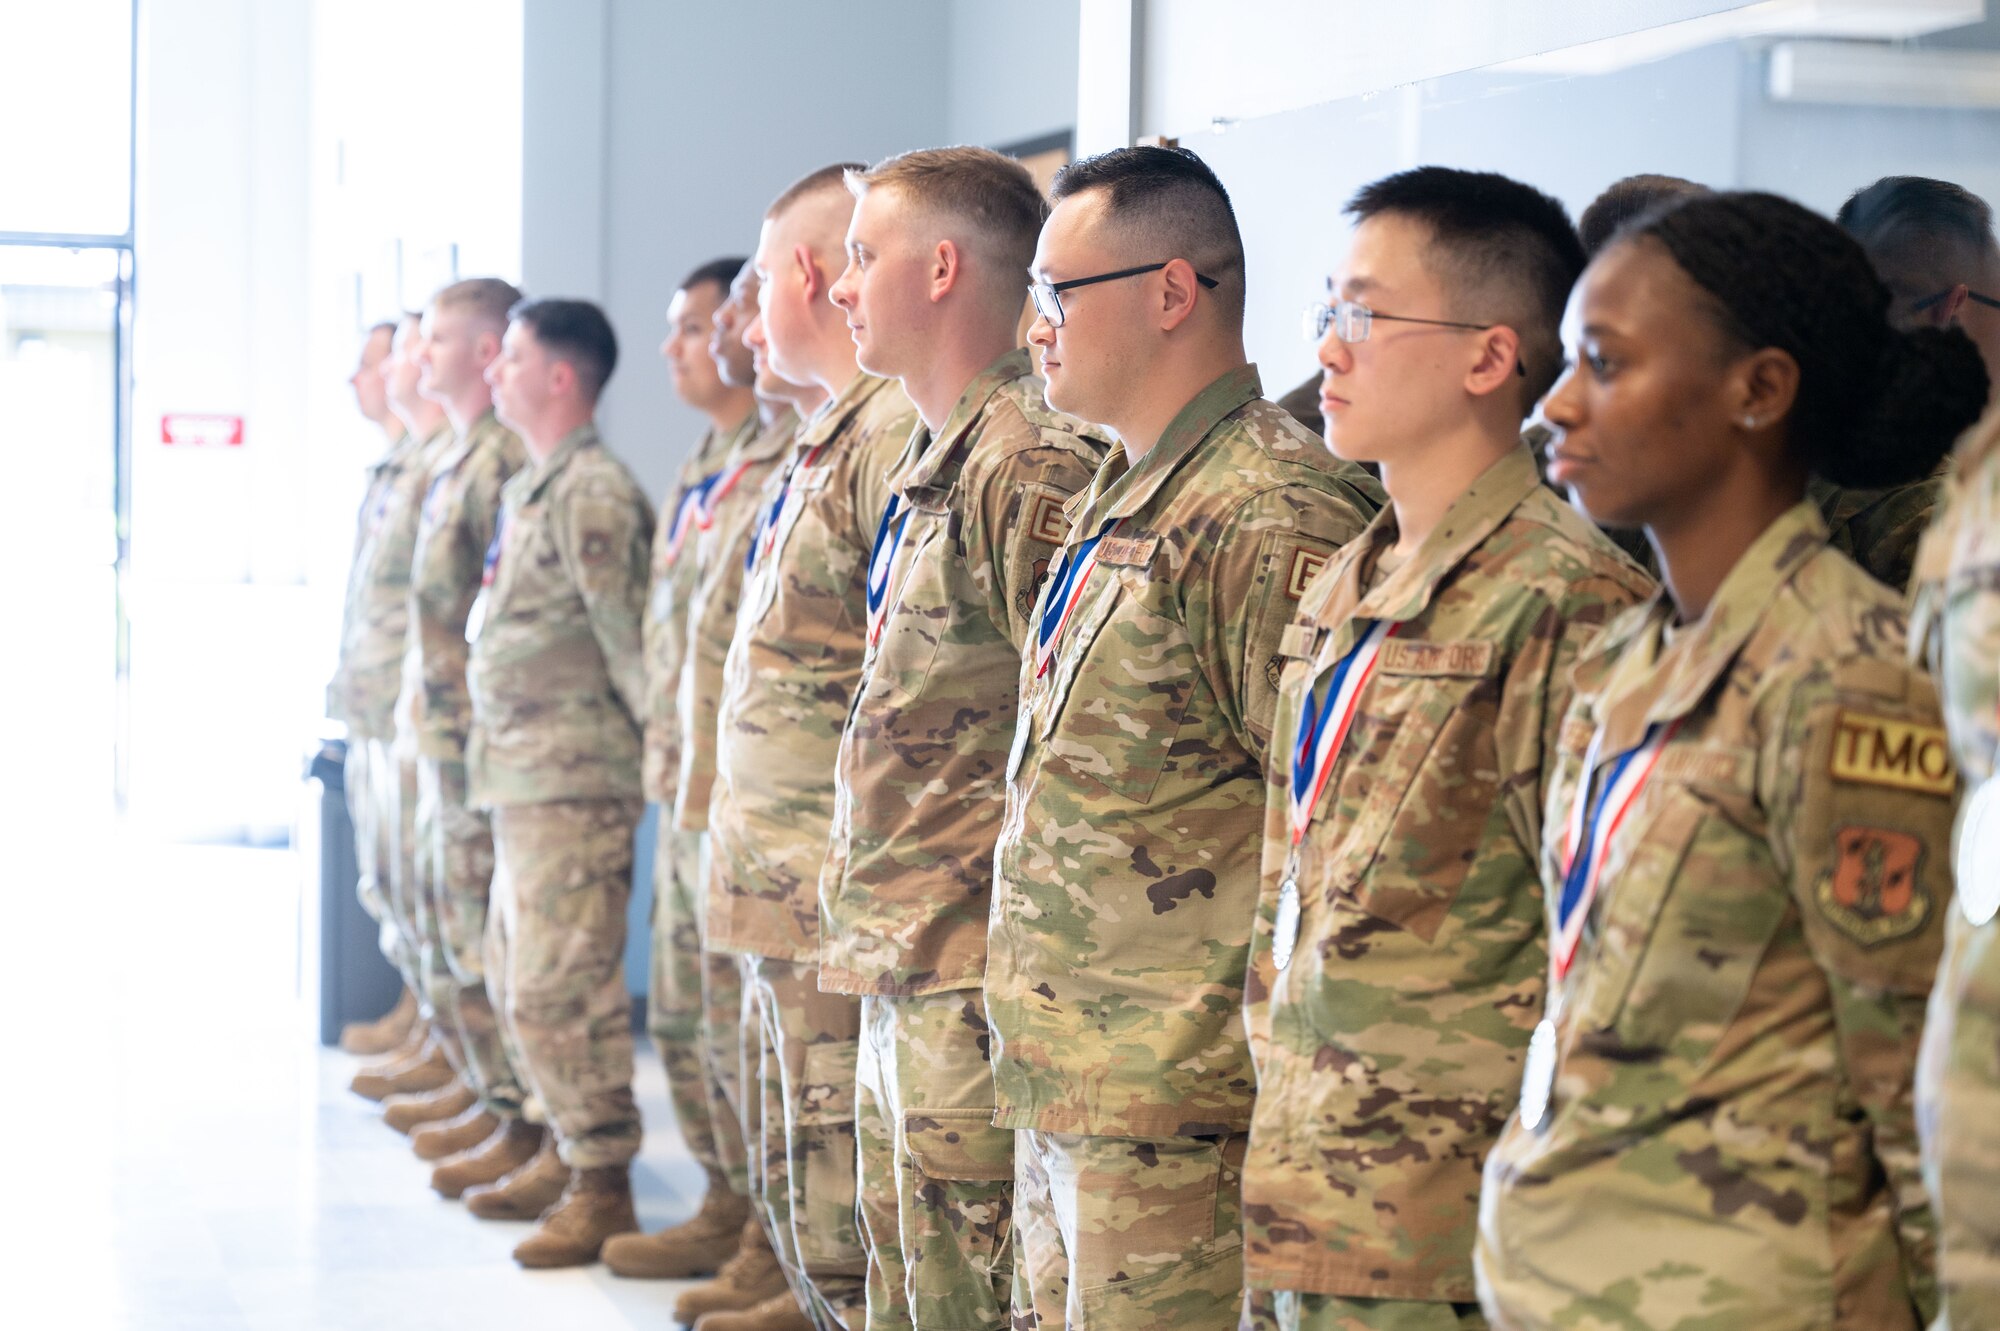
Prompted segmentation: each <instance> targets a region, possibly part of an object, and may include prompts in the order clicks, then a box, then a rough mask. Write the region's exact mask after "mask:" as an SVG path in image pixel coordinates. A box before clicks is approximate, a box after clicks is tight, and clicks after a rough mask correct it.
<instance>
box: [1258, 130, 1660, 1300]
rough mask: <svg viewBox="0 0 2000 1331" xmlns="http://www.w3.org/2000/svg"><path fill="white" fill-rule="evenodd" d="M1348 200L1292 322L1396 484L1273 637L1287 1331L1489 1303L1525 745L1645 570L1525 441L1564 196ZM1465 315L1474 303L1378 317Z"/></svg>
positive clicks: (1467, 186)
mask: <svg viewBox="0 0 2000 1331" xmlns="http://www.w3.org/2000/svg"><path fill="white" fill-rule="evenodd" d="M1347 213H1348V215H1349V216H1352V217H1354V218H1356V219H1357V222H1358V225H1357V226H1356V229H1355V233H1354V238H1353V242H1352V244H1351V245H1350V247H1349V249H1348V253H1347V255H1346V257H1345V258H1344V259H1343V261H1342V263H1341V265H1340V266H1339V268H1338V269H1337V270H1336V272H1335V273H1334V274H1333V275H1332V276H1331V277H1330V278H1329V280H1328V300H1327V303H1326V304H1324V305H1322V306H1319V307H1317V308H1315V309H1313V310H1311V311H1309V314H1310V316H1311V317H1310V319H1309V322H1308V332H1309V333H1311V332H1314V331H1315V330H1316V332H1317V339H1318V358H1319V362H1320V365H1321V367H1322V368H1323V369H1324V371H1325V378H1324V383H1323V386H1322V392H1321V400H1322V404H1323V405H1324V406H1325V407H1326V438H1327V446H1328V447H1329V448H1330V449H1331V450H1332V451H1333V453H1334V454H1335V456H1338V457H1344V458H1348V459H1351V460H1354V461H1357V462H1359V461H1364V460H1365V461H1373V462H1377V463H1379V464H1380V466H1381V468H1382V476H1383V478H1384V484H1385V486H1386V488H1387V489H1388V492H1389V499H1390V501H1391V504H1392V508H1390V509H1385V510H1384V511H1383V512H1382V514H1381V515H1380V516H1379V517H1377V518H1376V520H1375V523H1374V525H1373V526H1371V527H1370V528H1369V529H1368V531H1367V532H1366V533H1365V534H1364V535H1363V536H1362V538H1361V539H1360V540H1357V541H1354V542H1351V543H1349V544H1348V545H1346V546H1344V547H1343V548H1342V549H1341V550H1340V552H1339V553H1338V554H1336V555H1335V556H1334V557H1333V560H1332V562H1331V563H1330V564H1329V565H1328V566H1327V568H1326V569H1325V570H1324V571H1323V572H1322V573H1321V574H1320V575H1319V576H1318V577H1317V578H1316V579H1315V580H1314V582H1313V584H1312V587H1311V589H1310V590H1309V591H1308V592H1307V593H1306V597H1305V600H1304V601H1303V602H1302V604H1301V613H1300V615H1299V617H1298V619H1297V620H1295V621H1294V622H1293V624H1292V626H1291V628H1290V629H1289V630H1288V631H1287V636H1286V641H1285V642H1284V643H1283V644H1282V647H1281V651H1282V654H1283V655H1284V657H1285V658H1286V662H1285V673H1284V676H1283V678H1282V680H1281V683H1280V693H1279V701H1278V719H1277V723H1276V725H1275V728H1274V730H1273V734H1272V743H1271V748H1270V756H1269V758H1268V759H1267V761H1266V765H1265V770H1266V772H1267V773H1268V775H1269V777H1270V781H1269V784H1268V797H1267V803H1266V813H1265V832H1264V857H1263V891H1262V899H1261V901H1260V903H1259V909H1258V916H1259V918H1258V924H1257V932H1256V935H1255V937H1254V939H1253V944H1252V959H1251V970H1250V979H1249V983H1248V986H1247V1000H1248V1001H1247V1003H1246V1009H1245V1015H1246V1018H1247V1023H1248V1027H1249V1030H1250V1034H1251V1049H1252V1052H1253V1053H1254V1054H1255V1056H1256V1059H1257V1074H1258V1093H1257V1104H1256V1107H1255V1110H1254V1111H1253V1115H1252V1126H1251V1130H1250V1153H1249V1157H1248V1159H1247V1160H1246V1162H1245V1165H1244V1174H1243V1205H1244V1213H1245V1215H1246V1217H1247V1222H1246V1225H1245V1235H1244V1244H1245V1267H1246V1277H1247V1280H1248V1283H1249V1284H1250V1285H1251V1287H1252V1288H1256V1289H1267V1290H1271V1291H1274V1295H1273V1297H1272V1303H1273V1305H1274V1308H1273V1311H1274V1312H1275V1314H1276V1319H1277V1321H1278V1323H1279V1325H1280V1326H1281V1327H1285V1328H1294V1329H1295V1328H1310V1329H1311V1331H1329V1329H1331V1328H1350V1327H1367V1328H1396V1329H1398V1331H1417V1329H1418V1328H1440V1329H1441V1328H1451V1329H1452V1331H1459V1328H1467V1327H1480V1328H1483V1327H1484V1326H1485V1322H1484V1320H1483V1319H1482V1318H1481V1317H1480V1314H1479V1308H1478V1304H1477V1298H1478V1295H1477V1292H1476V1290H1475V1288H1474V1285H1473V1274H1472V1248H1473V1237H1474V1220H1475V1217H1476V1214H1477V1205H1478V1196H1479V1166H1480V1163H1481V1161H1482V1160H1483V1159H1484V1157H1485V1153H1486V1150H1487V1148H1488V1147H1489V1146H1490V1145H1491V1144H1492V1141H1493V1139H1494V1137H1495V1136H1496V1135H1497V1134H1498V1132H1499V1129H1500V1125H1501V1124H1502V1123H1503V1122H1504V1121H1505V1120H1506V1117H1507V1115H1508V1113H1509V1112H1511V1110H1512V1108H1513V1098H1514V1092H1515V1089H1516V1087H1517V1085H1518V1081H1517V1077H1516V1075H1515V1070H1516V1068H1517V1067H1518V1062H1519V1059H1520V1056H1521V1053H1522V1052H1523V1050H1524V1049H1525V1048H1526V1046H1527V1043H1528V1035H1529V1031H1530V1029H1531V1027H1532V1026H1533V1020H1532V1018H1533V1014H1535V1013H1537V1012H1539V1011H1540V1009H1541V996H1542V990H1543V982H1544V977H1545V976H1546V974H1547V969H1548V957H1547V951H1546V948H1545V946H1544V936H1543V927H1542V899H1541V898H1542V891H1541V879H1540V876H1539V873H1538V861H1539V851H1540V844H1541V838H1540V826H1541V808H1542V794H1543V792H1542V787H1541V772H1542V756H1543V754H1544V753H1545V752H1546V751H1547V749H1548V747H1549V745H1550V744H1551V743H1552V742H1553V740H1554V738H1555V732H1556V728H1557V726H1558V725H1559V724H1560V723H1561V720H1562V717H1563V712H1564V709H1565V708H1566V706H1567V704H1568V699H1569V670H1570V667H1571V666H1572V665H1573V664H1574V663H1575V661H1576V657H1577V653H1578V651H1579V649H1580V648H1581V647H1582V645H1583V644H1584V643H1585V642H1586V641H1587V640H1588V639H1589V638H1591V637H1592V636H1594V635H1595V634H1596V633H1597V632H1598V631H1599V630H1600V629H1601V628H1602V627H1603V626H1604V623H1605V621H1606V620H1607V619H1608V618H1609V617H1610V616H1611V615H1613V614H1616V613H1618V612H1619V611H1621V610H1624V609H1626V608H1627V607H1629V606H1631V605H1633V604H1635V603H1637V602H1638V601H1639V600H1641V599H1642V598H1643V597H1644V596H1645V594H1646V593H1647V591H1649V590H1650V588H1651V586H1652V582H1651V580H1650V579H1649V578H1647V577H1646V576H1645V574H1643V573H1642V572H1640V571H1639V570H1638V569H1637V568H1634V567H1633V566H1632V565H1631V563H1630V562H1629V561H1628V560H1626V559H1625V558H1624V556H1622V555H1621V554H1619V553H1618V551H1617V550H1616V549H1615V548H1614V546H1613V545H1612V543H1611V542H1610V541H1609V540H1607V539H1606V538H1605V537H1604V536H1603V535H1602V534H1601V533H1599V532H1598V531H1597V529H1596V527H1595V526H1594V525H1593V524H1592V523H1591V522H1590V521H1589V520H1588V519H1586V518H1584V517H1583V516H1582V515H1580V514H1579V513H1577V511H1576V510H1575V509H1574V508H1572V507H1571V506H1570V505H1568V504H1566V503H1564V502H1563V501H1562V500H1561V499H1559V498H1557V497H1556V496H1555V495H1554V494H1552V493H1551V492H1550V490H1549V489H1548V487H1547V486H1545V485H1544V484H1542V481H1541V475H1540V472H1539V471H1538V469H1537V466H1536V459H1535V457H1534V455H1533V454H1532V453H1531V452H1530V451H1529V449H1528V447H1527V445H1526V444H1525V443H1524V442H1523V441H1522V439H1521V437H1520V430H1521V420H1522V417H1523V416H1524V415H1526V414H1527V413H1528V412H1529V411H1530V410H1531V408H1532V406H1533V404H1534V401H1535V399H1536V398H1538V397H1539V396H1540V395H1541V393H1542V391H1543V390H1544V389H1545V388H1546V387H1547V386H1548V385H1549V384H1550V383H1553V382H1554V381H1555V379H1556V377H1557V367H1558V365H1559V353H1560V347H1561V338H1560V334H1559V328H1560V325H1561V321H1562V314H1563V308H1564V302H1565V301H1566V300H1567V298H1568V296H1569V293H1570V289H1571V286H1572V284H1573V281H1574V278H1575V276H1576V274H1577V273H1579V272H1581V271H1582V268H1583V264H1584V257H1583V249H1582V246H1581V244H1580V243H1579V242H1578V240H1577V236H1576V228H1575V227H1574V226H1573V225H1572V224H1571V222H1570V220H1569V216H1568V214H1567V213H1566V212H1565V211H1564V209H1563V206H1562V205H1561V204H1560V203H1558V202H1557V201H1556V200H1555V199H1553V198H1550V197H1549V196H1547V195H1544V194H1542V193H1540V192H1539V191H1537V190H1535V189H1533V188H1532V187H1530V186H1528V185H1524V184H1522V183H1521V182H1519V181H1515V180H1510V179H1507V178H1506V177H1504V176H1498V175H1494V174H1492V173H1490V172H1472V171H1462V170H1457V169H1453V168H1447V167H1420V168H1418V169H1416V170H1412V171H1407V172H1400V173H1398V174H1395V175H1392V176H1388V177H1385V178H1384V179H1382V180H1378V181H1376V182H1374V183H1372V184H1370V185H1368V186H1367V187H1365V188H1364V189H1362V190H1361V191H1360V192H1359V193H1358V194H1356V195H1355V197H1354V199H1353V201H1352V202H1350V203H1349V204H1348V206H1347ZM1363 301H1365V302H1366V303H1365V304H1363V303H1361V302H1363ZM1378 304H1379V305H1380V306H1382V307H1383V308H1384V309H1387V310H1396V311H1400V312H1401V313H1400V314H1397V315H1387V314H1383V315H1378V314H1376V313H1375V311H1374V308H1373V307H1374V306H1376V305H1378ZM1364 310H1365V311H1366V312H1367V314H1366V318H1365V319H1364V318H1363V317H1362V316H1361V313H1360V312H1361V311H1364ZM1457 311H1462V312H1464V314H1465V315H1469V314H1471V313H1473V312H1478V313H1479V316H1480V318H1481V319H1482V320H1491V321H1492V322H1478V323H1470V324H1465V325H1461V326H1459V327H1458V328H1456V329H1455V330H1454V332H1453V335H1452V336H1451V337H1449V338H1448V339H1443V340H1440V339H1438V338H1436V337H1427V335H1425V334H1418V335H1415V336H1410V335H1403V336H1399V335H1398V334H1399V331H1400V330H1399V329H1398V328H1396V327H1395V324H1396V323H1397V322H1398V321H1400V320H1403V319H1406V318H1409V317H1412V316H1424V317H1437V316H1442V315H1443V314H1447V313H1451V312H1457ZM1461 317H1464V316H1463V315H1461ZM1377 318H1380V319H1382V320H1383V323H1384V328H1383V331H1382V333H1381V335H1379V336H1377V335H1374V321H1375V320H1376V319H1377ZM1530 367H1534V368H1532V369H1531V368H1530Z"/></svg>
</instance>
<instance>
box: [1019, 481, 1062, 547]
mask: <svg viewBox="0 0 2000 1331" xmlns="http://www.w3.org/2000/svg"><path fill="white" fill-rule="evenodd" d="M1028 538H1029V539H1030V540H1035V541H1040V542H1041V543H1042V544H1043V545H1058V546H1059V545H1061V544H1062V543H1063V542H1064V541H1065V540H1067V539H1068V538H1069V519H1068V518H1067V517H1065V516H1063V501H1062V500H1061V499H1059V498H1057V497H1056V496H1055V495H1049V494H1038V495H1036V496H1035V502H1034V507H1033V508H1032V509H1030V510H1029V512H1028Z"/></svg>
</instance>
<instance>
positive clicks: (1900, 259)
mask: <svg viewBox="0 0 2000 1331" xmlns="http://www.w3.org/2000/svg"><path fill="white" fill-rule="evenodd" d="M1838 220H1839V222H1840V224H1841V226H1843V227H1845V228H1846V229H1847V231H1848V233H1849V234H1850V235H1852V236H1853V237H1854V238H1855V239H1856V240H1858V241H1860V242H1861V247H1862V248H1863V249H1865V250H1867V251H1868V258H1869V261H1870V262H1871V263H1873V264H1874V265H1875V271H1876V272H1877V273H1879V274H1880V275H1881V277H1882V281H1883V283H1884V284H1885V285H1887V286H1888V288H1889V294H1890V305H1889V319H1890V322H1892V323H1894V324H1895V325H1896V326H1897V327H1899V328H1949V327H1952V326H1954V325H1956V326H1957V327H1959V328H1962V329H1964V330H1965V333H1966V336H1968V337H1970V338H1971V339H1972V340H1973V343H1974V344H1975V345H1976V346H1978V348H1979V354H1980V356H1981V357H1982V358H1983V359H1984V360H1985V361H1986V372H1987V377H1988V378H1989V379H1992V380H1993V381H1994V382H1995V383H2000V245H1996V244H1995V242H1994V238H1993V210H1992V209H1991V208H1990V207H1988V206H1987V204H1986V201H1985V200H1984V199H1981V198H1980V197H1978V196H1977V195H1975V194H1973V193H1971V192H1970V191H1968V190H1966V189H1964V188H1962V187H1960V186H1958V185H1954V184H1952V183H1951V182H1949V181H1945V180H1929V179H1926V178H1925V177H1923V176H1885V177H1883V178H1882V179H1881V180H1878V181H1876V182H1875V183H1874V184H1872V185H1870V186H1868V187H1867V188H1865V189H1861V190H1857V191H1856V192H1855V194H1854V196H1853V197H1852V198H1850V199H1849V200H1848V201H1847V202H1846V203H1845V204H1843V205H1841V209H1840V213H1839V217H1838ZM1950 467H1951V463H1950V460H1949V459H1947V460H1946V462H1945V463H1944V465H1943V466H1942V467H1941V468H1940V469H1939V472H1938V475H1936V476H1931V477H1926V478H1925V479H1923V480H1921V481H1913V482H1911V483H1910V484H1908V485H1895V486H1889V487H1888V488H1886V489H1881V490H1843V489H1839V488H1836V487H1835V486H1832V485H1829V484H1828V483H1827V482H1825V481H1823V480H1821V479H1819V478H1818V477H1814V478H1813V479H1812V480H1811V481H1810V482H1809V483H1808V486H1807V493H1808V494H1810V495H1811V496H1812V498H1813V499H1814V501H1816V502H1817V503H1818V504H1819V506H1820V511H1821V512H1822V513H1824V514H1825V515H1826V525H1827V529H1828V531H1829V533H1830V536H1831V543H1832V545H1833V547H1834V548H1835V549H1837V550H1839V551H1841V552H1842V553H1844V554H1846V555H1848V556H1849V557H1850V558H1852V559H1853V560H1854V562H1856V563H1857V564H1859V565H1861V567H1863V568H1865V569H1867V570H1868V572H1869V573H1871V574H1873V575H1874V576H1875V577H1876V578H1877V579H1878V580H1880V581H1881V582H1884V583H1886V584H1888V585H1889V586H1890V587H1893V588H1894V589H1895V590H1897V591H1902V590H1903V589H1904V588H1905V587H1907V586H1908V585H1909V582H1910V569H1911V566H1912V564H1913V563H1914V562H1915V560H1916V554H1917V542H1918V541H1919V539H1921V538H1922V536H1923V534H1924V531H1925V529H1926V528H1927V527H1929V525H1930V520H1931V514H1932V512H1933V511H1934V510H1935V509H1936V508H1937V503H1938V498H1939V494H1940V491H1941V489H1942V487H1943V484H1944V481H1943V477H1944V475H1945V474H1946V473H1947V472H1948V471H1949V470H1950Z"/></svg>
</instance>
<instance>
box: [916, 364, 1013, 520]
mask: <svg viewBox="0 0 2000 1331" xmlns="http://www.w3.org/2000/svg"><path fill="white" fill-rule="evenodd" d="M1029 373H1030V370H1029V363H1028V350H1027V348H1026V347H1016V348H1014V349H1013V350H1012V351H1009V352H1007V353H1006V354H1005V355H1004V356H1002V357H1000V359H998V360H996V361H994V362H993V363H992V364H991V365H989V366H987V367H986V368H985V369H983V370H981V371H980V372H979V374H978V376H977V377H976V378H974V379H973V381H972V382H971V383H969V384H967V385H966V387H965V391H964V392H963V393H960V394H959V395H958V401H957V402H956V403H954V404H953V405H952V408H951V414H950V415H949V416H947V417H945V422H944V428H943V429H941V430H939V431H938V432H937V433H936V434H935V435H933V434H932V433H931V432H930V427H929V426H927V425H925V424H924V419H923V417H921V416H919V417H917V424H916V428H915V429H914V430H912V431H911V432H910V442H909V444H908V445H907V446H906V447H905V448H904V449H903V453H902V456H901V457H899V458H897V459H896V463H895V465H894V466H893V467H891V468H890V469H889V474H890V475H891V476H894V477H895V478H896V488H897V489H899V490H906V491H907V490H919V489H935V490H949V489H950V488H951V487H952V486H953V485H955V484H957V482H958V473H959V470H960V469H961V468H962V467H963V466H964V464H965V449H964V447H963V445H964V443H965V440H966V436H967V435H968V434H970V433H971V430H972V424H973V422H974V421H977V420H979V419H980V417H981V416H983V415H984V414H985V412H986V408H987V406H988V404H990V403H991V402H992V401H993V398H994V396H995V395H996V394H997V393H999V391H1000V390H1001V389H1003V388H1005V387H1006V386H1007V385H1009V384H1011V383H1014V382H1015V381H1016V380H1019V379H1025V378H1026V377H1027V376H1028V374H1029Z"/></svg>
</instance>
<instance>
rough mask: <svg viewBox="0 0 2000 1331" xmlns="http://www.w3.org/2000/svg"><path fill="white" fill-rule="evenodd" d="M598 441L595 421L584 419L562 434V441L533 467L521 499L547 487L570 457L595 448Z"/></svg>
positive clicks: (565, 465)
mask: <svg viewBox="0 0 2000 1331" xmlns="http://www.w3.org/2000/svg"><path fill="white" fill-rule="evenodd" d="M599 442H600V441H599V439H598V437H597V422H595V421H585V422H584V423H583V424H582V425H579V426H577V427H576V428H575V429H574V430H571V431H570V432H569V433H568V434H566V435H564V436H563V438H562V442H561V443H559V444H557V445H556V451H555V452H553V453H551V454H549V456H548V460H547V461H546V462H544V463H542V465H541V466H539V467H537V468H535V479H534V480H533V481H532V482H530V484H529V485H528V493H527V494H525V495H523V496H522V498H523V500H531V499H533V498H534V497H535V496H536V495H539V494H540V493H541V492H542V491H544V490H546V489H548V487H549V482H551V481H553V480H554V479H555V478H556V477H557V476H558V475H560V474H561V473H562V470H563V468H565V467H567V466H568V465H569V464H570V460H571V459H572V458H574V457H575V456H576V455H577V454H578V453H581V452H582V451H583V450H584V449H586V448H595V447H596V446H597V445H598V443H599Z"/></svg>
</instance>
